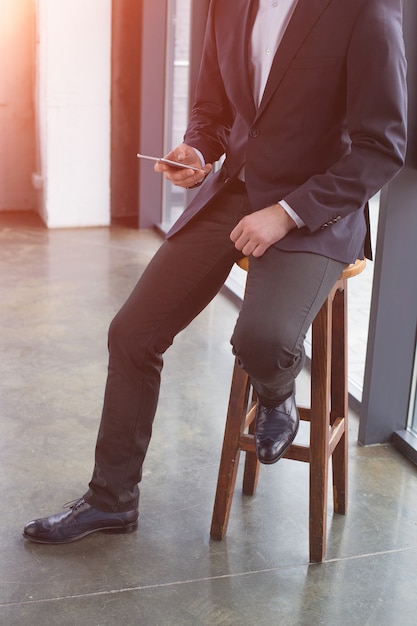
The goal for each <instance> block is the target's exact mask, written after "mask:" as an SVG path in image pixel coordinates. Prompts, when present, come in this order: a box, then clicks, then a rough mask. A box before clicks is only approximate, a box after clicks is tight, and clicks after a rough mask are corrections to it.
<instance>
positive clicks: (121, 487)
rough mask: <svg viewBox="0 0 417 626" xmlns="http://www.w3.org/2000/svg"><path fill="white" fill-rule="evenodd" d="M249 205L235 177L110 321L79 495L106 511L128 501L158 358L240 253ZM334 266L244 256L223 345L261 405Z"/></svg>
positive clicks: (278, 385) (336, 271) (296, 368)
mask: <svg viewBox="0 0 417 626" xmlns="http://www.w3.org/2000/svg"><path fill="white" fill-rule="evenodd" d="M249 212H250V207H249V204H248V200H247V195H246V191H245V188H244V184H243V183H240V182H239V181H236V182H234V183H231V184H230V185H228V186H225V190H224V192H223V193H222V194H221V195H220V196H218V197H217V198H216V200H215V201H212V202H211V203H210V204H209V205H208V206H207V207H206V209H205V210H204V211H203V212H202V213H201V214H200V215H198V216H197V217H196V218H195V219H194V220H193V221H191V222H190V223H189V224H187V225H186V227H185V228H184V229H183V230H182V231H180V232H179V233H177V234H176V235H174V236H173V237H172V238H170V239H168V240H167V241H165V242H164V243H163V244H162V246H161V247H160V249H159V250H158V252H157V253H156V255H155V256H154V258H153V259H152V260H151V262H150V263H149V265H148V267H147V268H146V269H145V271H144V273H143V275H142V276H141V278H140V280H139V282H138V283H137V285H136V287H135V288H134V290H133V292H132V293H131V295H130V296H129V298H128V300H127V301H126V303H125V304H124V305H123V307H122V308H121V309H120V311H119V313H118V314H117V315H116V317H115V318H114V320H113V321H112V323H111V325H110V329H109V368H108V378H107V384H106V391H105V397H104V406H103V413H102V419H101V424H100V429H99V433H98V438H97V445H96V456H95V466H94V472H93V476H92V479H91V482H90V485H89V490H88V492H87V494H86V495H85V498H86V500H87V501H88V502H89V503H90V504H92V505H93V506H95V507H97V508H99V509H102V510H109V511H123V510H129V509H132V508H134V507H135V506H137V503H138V498H139V488H138V483H139V482H140V479H141V473H142V463H143V460H144V458H145V454H146V450H147V447H148V444H149V441H150V438H151V432H152V424H153V419H154V415H155V411H156V407H157V402H158V394H159V387H160V376H161V370H162V365H163V360H162V355H163V353H164V352H165V350H166V349H167V348H168V347H169V346H170V345H171V344H172V342H173V340H174V337H175V335H176V334H177V333H178V332H180V331H181V330H182V329H184V328H185V327H186V326H187V325H188V324H189V323H190V322H191V321H192V320H193V319H194V318H195V317H196V315H198V313H199V312H200V311H202V309H203V308H204V307H205V306H206V305H207V304H208V303H209V302H210V301H211V300H212V299H213V297H214V296H215V295H216V294H217V293H218V291H219V289H220V288H221V286H222V285H223V283H224V281H225V280H226V278H227V276H228V274H229V272H230V269H231V268H232V266H233V264H234V263H235V261H236V260H238V259H239V258H240V257H241V256H242V255H241V253H239V252H238V251H237V250H236V249H235V248H234V245H233V243H232V242H231V241H230V238H229V235H230V232H231V231H232V229H233V228H234V226H235V225H236V224H237V222H238V221H239V220H240V219H241V218H242V217H243V216H244V215H245V214H247V213H249ZM343 267H344V265H343V264H342V263H340V262H338V261H334V260H331V259H328V258H326V257H323V256H320V255H315V254H311V253H306V252H282V251H279V250H277V249H276V248H273V247H271V248H269V249H268V250H267V252H266V253H265V254H264V255H263V256H262V257H260V258H259V259H255V258H253V257H251V259H250V267H249V273H248V278H247V285H246V294H245V298H244V302H243V305H242V310H241V312H240V315H239V317H238V320H237V323H236V327H235V330H234V333H233V336H232V340H231V342H232V345H233V351H234V353H235V354H236V355H237V356H238V358H239V361H240V364H241V366H242V367H243V368H244V369H245V370H246V371H247V372H248V374H249V375H250V376H251V378H252V382H253V385H254V387H255V389H256V391H257V393H258V395H259V398H260V400H261V402H263V403H264V404H266V405H267V406H276V405H277V404H279V403H280V400H281V399H283V398H285V397H287V396H288V395H289V393H291V392H292V390H293V388H294V381H295V378H296V376H297V375H298V374H299V372H300V371H301V369H302V366H303V359H304V348H303V342H304V338H305V335H306V332H307V330H308V328H309V326H310V324H311V322H312V320H313V319H314V317H315V315H316V314H317V312H318V310H319V309H320V307H321V305H322V303H323V302H324V301H325V299H326V297H327V295H328V293H329V291H330V290H331V288H332V286H333V284H334V283H335V281H336V280H337V278H338V276H339V275H340V273H341V271H342V269H343Z"/></svg>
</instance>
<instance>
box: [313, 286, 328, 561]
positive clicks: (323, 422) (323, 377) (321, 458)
mask: <svg viewBox="0 0 417 626" xmlns="http://www.w3.org/2000/svg"><path fill="white" fill-rule="evenodd" d="M331 301H332V294H331V295H330V296H329V297H328V298H327V300H326V302H325V303H324V304H323V306H322V308H321V309H320V311H319V313H318V315H317V316H316V318H315V320H314V322H313V325H312V363H311V423H310V561H313V562H319V563H320V562H321V561H323V559H324V557H325V554H326V527H327V490H328V471H329V469H328V468H329V436H330V368H331V338H332V337H331V318H332V311H331V306H332V304H331Z"/></svg>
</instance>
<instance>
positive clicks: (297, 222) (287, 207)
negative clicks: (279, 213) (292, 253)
mask: <svg viewBox="0 0 417 626" xmlns="http://www.w3.org/2000/svg"><path fill="white" fill-rule="evenodd" d="M278 204H279V205H280V206H281V207H282V208H283V209H284V211H285V212H286V213H287V215H289V216H290V218H291V219H292V220H293V222H294V223H295V225H296V227H297V228H302V227H303V226H305V224H304V222H303V220H302V219H301V217H300V216H299V215H298V214H297V213H296V212H295V211H294V209H292V208H291V207H290V205H289V204H288V202H285V200H281V201H280V202H278Z"/></svg>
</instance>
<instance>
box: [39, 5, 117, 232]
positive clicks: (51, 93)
mask: <svg viewBox="0 0 417 626" xmlns="http://www.w3.org/2000/svg"><path fill="white" fill-rule="evenodd" d="M36 70H37V94H36V101H37V124H38V161H39V165H38V169H39V172H37V176H35V177H34V180H35V182H37V183H38V185H39V186H41V188H42V189H41V194H40V196H41V213H42V215H43V218H44V220H45V222H46V224H47V225H48V227H50V228H56V227H69V226H96V225H107V224H109V223H110V77H111V0H37V68H36Z"/></svg>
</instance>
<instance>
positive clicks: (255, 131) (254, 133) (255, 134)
mask: <svg viewBox="0 0 417 626" xmlns="http://www.w3.org/2000/svg"><path fill="white" fill-rule="evenodd" d="M258 135H259V130H258V129H257V128H251V129H250V131H249V136H250V137H252V139H255V138H256V137H258Z"/></svg>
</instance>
